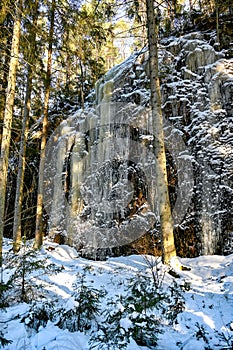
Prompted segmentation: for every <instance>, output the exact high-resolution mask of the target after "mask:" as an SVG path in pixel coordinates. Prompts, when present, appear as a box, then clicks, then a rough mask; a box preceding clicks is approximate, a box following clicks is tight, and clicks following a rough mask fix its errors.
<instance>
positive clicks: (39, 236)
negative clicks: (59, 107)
mask: <svg viewBox="0 0 233 350" xmlns="http://www.w3.org/2000/svg"><path fill="white" fill-rule="evenodd" d="M55 5H56V3H55V0H53V1H52V5H51V12H50V29H49V37H48V43H49V47H48V60H47V72H46V80H45V100H44V117H43V126H42V137H41V146H40V166H39V180H38V192H37V209H36V234H35V243H34V248H35V249H39V248H40V247H41V245H42V243H43V187H44V186H43V183H44V166H45V161H46V159H45V154H46V137H47V127H48V109H49V95H50V85H51V69H52V52H53V34H54V18H55Z"/></svg>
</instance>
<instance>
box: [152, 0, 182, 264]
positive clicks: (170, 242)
mask: <svg viewBox="0 0 233 350" xmlns="http://www.w3.org/2000/svg"><path fill="white" fill-rule="evenodd" d="M146 5H147V26H148V41H149V63H150V88H151V107H152V119H153V133H154V138H155V156H156V160H157V162H156V169H155V173H156V182H157V195H158V204H159V215H160V225H161V234H162V246H163V262H164V263H165V264H167V263H169V262H170V260H171V258H172V257H174V256H176V249H175V244H174V235H173V221H172V215H171V207H170V202H169V194H168V182H167V170H166V155H165V146H164V134H163V114H162V108H161V104H162V102H161V91H160V81H159V67H158V27H157V25H156V19H155V11H154V2H153V0H147V1H146Z"/></svg>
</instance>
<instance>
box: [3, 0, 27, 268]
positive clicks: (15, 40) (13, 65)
mask: <svg viewBox="0 0 233 350" xmlns="http://www.w3.org/2000/svg"><path fill="white" fill-rule="evenodd" d="M21 14H22V8H21V0H18V1H17V3H16V5H15V19H14V29H13V36H12V44H11V58H10V64H9V74H8V86H7V91H6V103H5V113H4V121H3V123H4V124H3V131H2V143H1V156H0V174H1V176H0V195H1V201H0V266H2V244H3V230H4V215H5V197H6V185H7V171H8V160H9V149H10V141H11V126H12V119H13V106H14V97H15V86H16V73H17V66H18V59H19V39H20V23H21Z"/></svg>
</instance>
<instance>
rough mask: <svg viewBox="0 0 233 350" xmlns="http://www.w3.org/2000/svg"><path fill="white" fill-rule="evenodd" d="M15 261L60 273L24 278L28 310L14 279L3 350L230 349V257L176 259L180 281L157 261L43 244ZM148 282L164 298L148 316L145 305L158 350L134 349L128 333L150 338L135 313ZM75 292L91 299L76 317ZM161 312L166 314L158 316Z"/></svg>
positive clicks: (1, 319) (2, 321) (0, 325)
mask: <svg viewBox="0 0 233 350" xmlns="http://www.w3.org/2000/svg"><path fill="white" fill-rule="evenodd" d="M11 243H12V242H11V241H10V240H6V241H5V245H4V256H7V254H10V253H9V251H10V250H11V247H12V245H11ZM20 256H21V257H22V256H24V259H23V260H22V261H24V264H25V261H26V260H27V259H29V262H30V259H32V260H31V263H34V264H35V262H36V261H37V262H38V261H40V260H41V261H46V264H48V263H49V264H50V263H53V264H55V265H56V266H57V267H60V268H61V269H60V272H58V273H56V274H53V273H51V274H49V275H48V274H44V273H42V272H43V271H42V270H43V269H42V270H36V268H35V270H34V271H33V270H32V271H30V272H27V271H25V290H26V295H28V301H29V299H32V300H31V301H30V302H22V301H21V300H20V293H21V292H22V284H21V280H20V277H19V278H18V279H17V278H15V283H14V282H13V284H14V285H13V286H12V288H11V289H10V290H9V291H8V292H6V297H5V298H6V299H5V300H8V304H9V305H8V306H6V307H5V308H4V309H1V313H0V330H1V332H2V335H4V338H6V339H8V340H11V341H12V342H11V343H9V344H8V345H6V346H5V347H4V349H7V350H23V349H29V350H87V349H92V348H93V349H94V348H95V349H109V350H112V349H121V348H126V349H127V350H139V349H140V350H146V349H159V350H176V349H181V350H182V349H183V350H193V349H195V350H204V349H212V350H215V349H221V350H223V349H228V350H230V349H233V255H229V256H201V257H198V258H193V259H181V258H179V260H180V262H181V264H182V265H184V266H186V267H187V268H190V270H189V269H187V270H184V271H176V272H177V273H178V274H179V277H178V276H176V277H175V276H173V275H174V274H170V273H169V268H168V267H165V266H163V265H162V264H161V260H160V258H156V257H151V256H142V255H141V256H139V255H131V256H127V257H123V256H122V257H116V258H108V259H107V260H106V261H92V260H87V259H84V258H81V257H79V256H78V254H77V251H75V250H74V249H73V248H71V247H68V246H65V245H62V246H61V245H60V246H59V245H57V244H55V243H51V242H49V241H46V242H45V244H44V246H43V248H42V249H41V251H40V252H39V253H38V255H37V256H36V258H35V257H29V256H30V255H25V254H24V255H23V253H21V255H20ZM6 260H7V259H6ZM19 260H20V259H19ZM17 266H18V267H17ZM25 266H26V265H25ZM51 266H52V265H51ZM17 268H18V269H19V271H20V266H19V265H17V264H16V265H15V266H14V264H12V265H11V266H10V267H9V265H7V262H6V263H5V265H4V271H3V272H4V274H3V277H4V280H5V283H6V282H7V280H8V281H9V280H10V277H11V276H12V274H13V273H14V272H17V270H16V269H17ZM39 271H42V272H41V273H40V272H39ZM153 276H154V277H155V278H156V281H157V282H155V284H154V287H155V290H156V293H158V295H165V296H167V298H168V299H169V300H162V301H161V304H160V303H158V305H157V306H154V305H153V307H152V308H150V306H149V304H148V307H147V308H148V310H149V311H148V312H149V317H152V316H151V315H152V312H154V313H155V314H156V319H157V320H159V322H158V323H159V324H157V326H156V327H157V328H154V329H155V332H156V334H155V335H156V338H157V339H156V345H155V343H153V342H150V341H148V342H147V345H145V344H144V345H138V344H139V343H140V342H139V341H137V343H136V342H135V340H134V339H135V338H134V339H133V333H132V332H131V333H130V329H132V328H133V327H135V324H137V325H138V326H139V327H141V331H142V332H144V331H145V334H149V336H148V337H149V338H150V337H152V338H153V336H152V335H151V333H150V332H149V331H148V329H149V328H150V327H151V326H150V325H149V323H148V322H149V321H148V319H147V318H145V319H144V321H143V322H142V323H140V322H141V321H140V317H139V316H140V315H139V313H138V312H137V311H138V310H137V307H138V305H140V302H142V303H143V300H144V299H140V298H142V296H143V295H144V296H146V295H147V294H146V293H148V296H149V292H150V291H151V289H150V286H151V284H150V282H149V284H148V285H147V281H149V279H150V280H151V281H153ZM143 278H144V280H143ZM148 278H149V279H148ZM140 281H141V283H140ZM144 287H145V288H144ZM152 287H153V283H152ZM80 288H81V290H83V291H84V292H85V293H86V296H87V298H88V296H90V295H91V294H92V295H94V298H96V300H94V301H93V300H91V299H90V298H89V299H88V300H89V304H86V306H85V305H84V309H82V310H81V311H80V309H78V307H79V306H80V305H81V304H82V299H80V294H78V291H80ZM135 290H136V291H138V292H139V293H136V292H135ZM152 290H153V288H152ZM100 291H101V292H102V295H101V293H100ZM11 293H12V294H11ZM17 293H18V294H17ZM85 293H84V295H85ZM130 293H131V299H130V298H129V295H130ZM78 298H79V299H78ZM126 300H131V303H128V304H127V303H126ZM140 300H141V301H140ZM95 302H96V304H95ZM93 303H94V304H93ZM97 304H98V305H97ZM126 304H127V305H126ZM93 305H95V306H96V310H94V307H93ZM92 307H93V308H92ZM164 307H165V308H167V310H165V309H163V312H161V310H162V308H164ZM85 308H86V309H85ZM88 308H90V310H89V311H90V312H89V314H88ZM130 308H131V311H130ZM97 309H98V310H97ZM41 310H42V311H43V312H42V311H41ZM72 310H76V311H77V310H79V314H80V315H81V321H80V320H79V321H80V323H79V324H78V325H77V317H78V316H77V313H76V314H75V315H74V314H72ZM132 310H133V311H132ZM97 311H98V312H97ZM167 311H169V312H170V316H171V317H170V319H169V317H168V315H169V312H167ZM143 312H144V311H143ZM146 312H147V311H145V313H146ZM163 314H164V315H166V316H163ZM65 315H67V317H69V322H68V321H67V320H66V318H65V317H64V316H65ZM119 315H120V316H119ZM85 317H86V318H87V319H86V320H85ZM117 317H118V319H117ZM134 319H135V322H134ZM117 320H118V324H117ZM72 322H73V323H72ZM75 322H76V323H75ZM85 322H86V323H85ZM114 322H115V326H114ZM134 323H135V324H134ZM75 324H76V326H75ZM98 324H99V325H102V326H98ZM133 324H134V325H133ZM72 325H73V326H72ZM72 327H73V329H72ZM75 327H76V328H75ZM101 327H102V328H101ZM104 327H105V328H104ZM111 327H113V328H112V333H111V332H110V329H111ZM114 327H115V328H114ZM77 329H79V330H77ZM100 329H102V330H104V329H105V332H109V334H108V335H109V337H108V336H107V333H105V335H106V337H105V338H104V337H102V338H101V332H100ZM133 329H135V328H133ZM71 330H74V331H71ZM98 334H99V338H98V336H97V335H98ZM102 335H103V333H102ZM127 336H128V338H127ZM144 338H145V337H144ZM149 338H148V339H149ZM100 339H101V341H100ZM124 346H125V347H124ZM0 348H1V346H0Z"/></svg>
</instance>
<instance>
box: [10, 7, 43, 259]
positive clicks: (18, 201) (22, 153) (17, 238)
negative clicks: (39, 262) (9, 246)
mask: <svg viewBox="0 0 233 350" xmlns="http://www.w3.org/2000/svg"><path fill="white" fill-rule="evenodd" d="M37 19H38V1H36V3H35V8H34V16H33V22H32V34H31V40H30V43H31V53H30V57H29V58H28V61H29V62H28V65H27V71H28V74H27V87H26V95H25V101H24V110H23V123H22V131H21V140H20V150H19V165H18V174H17V183H16V195H15V207H14V225H13V241H14V245H13V248H14V252H15V253H16V252H18V251H19V249H20V245H21V237H22V233H21V216H22V203H23V187H24V173H25V164H26V144H27V136H28V124H29V113H30V106H31V93H32V77H33V73H32V65H33V61H34V59H35V50H36V31H35V27H36V24H37Z"/></svg>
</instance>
